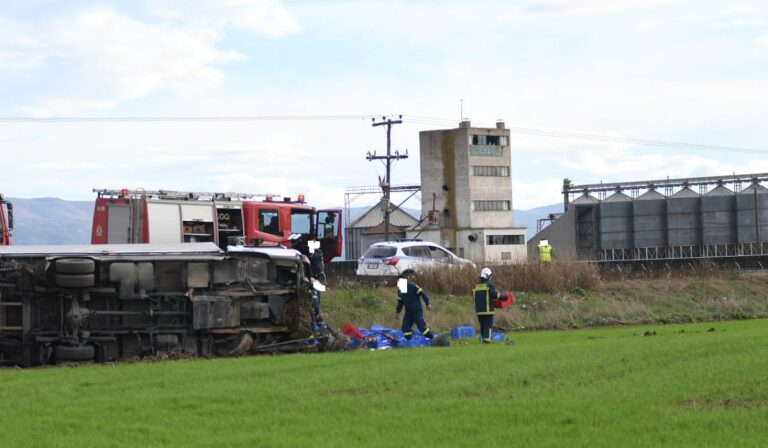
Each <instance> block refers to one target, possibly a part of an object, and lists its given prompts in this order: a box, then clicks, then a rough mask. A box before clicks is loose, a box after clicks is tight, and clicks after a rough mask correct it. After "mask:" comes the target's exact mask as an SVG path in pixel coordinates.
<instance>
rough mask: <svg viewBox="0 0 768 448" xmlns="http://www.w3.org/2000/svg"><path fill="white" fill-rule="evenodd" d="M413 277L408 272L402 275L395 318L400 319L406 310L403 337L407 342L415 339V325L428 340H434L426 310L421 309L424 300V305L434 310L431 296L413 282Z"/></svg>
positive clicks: (399, 281) (410, 272)
mask: <svg viewBox="0 0 768 448" xmlns="http://www.w3.org/2000/svg"><path fill="white" fill-rule="evenodd" d="M412 276H413V272H412V271H407V272H405V273H403V274H400V278H399V280H398V299H397V307H396V308H395V316H396V317H397V319H398V320H399V319H400V311H402V310H403V308H405V314H404V315H403V326H402V330H403V336H405V339H406V340H409V341H410V340H411V338H412V337H413V332H412V331H411V330H412V329H413V324H416V328H418V329H419V331H421V334H423V335H424V337H426V338H428V339H432V337H433V336H434V335H433V334H432V332H431V331H430V330H429V327H427V323H426V322H425V321H424V310H423V309H422V307H421V301H422V300H424V305H426V306H427V309H428V310H431V309H432V305H430V304H429V296H428V295H427V293H426V292H424V290H423V289H421V288H419V286H418V285H416V284H415V283H413V282H412V281H411V277H412Z"/></svg>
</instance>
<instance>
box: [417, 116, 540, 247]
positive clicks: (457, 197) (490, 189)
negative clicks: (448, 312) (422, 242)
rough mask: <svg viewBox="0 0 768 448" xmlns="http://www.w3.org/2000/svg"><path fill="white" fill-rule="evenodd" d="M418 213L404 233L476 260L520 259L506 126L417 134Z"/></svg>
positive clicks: (522, 233)
mask: <svg viewBox="0 0 768 448" xmlns="http://www.w3.org/2000/svg"><path fill="white" fill-rule="evenodd" d="M419 146H420V156H421V199H422V204H421V206H422V216H423V217H428V218H427V219H426V220H424V222H423V224H422V225H421V226H420V228H418V229H416V230H414V231H412V232H409V236H415V235H417V234H418V235H419V238H423V239H426V240H430V241H435V242H439V243H441V244H442V245H444V246H446V247H448V248H449V249H451V250H453V251H454V252H455V253H456V254H457V255H459V256H461V257H465V258H469V259H471V260H473V261H475V262H522V261H525V259H526V258H527V250H526V245H525V230H526V229H525V228H524V227H515V226H514V221H513V218H512V177H511V175H510V174H511V173H510V172H511V157H510V148H509V130H508V129H506V128H505V127H504V123H503V122H498V123H497V124H496V127H495V128H478V127H472V126H471V123H470V122H469V121H463V122H462V123H461V124H460V125H459V127H458V128H457V129H447V130H436V131H423V132H421V133H419Z"/></svg>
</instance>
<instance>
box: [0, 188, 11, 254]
mask: <svg viewBox="0 0 768 448" xmlns="http://www.w3.org/2000/svg"><path fill="white" fill-rule="evenodd" d="M11 230H13V204H11V203H10V202H8V201H6V200H5V198H4V197H3V195H2V193H0V246H8V245H9V244H11Z"/></svg>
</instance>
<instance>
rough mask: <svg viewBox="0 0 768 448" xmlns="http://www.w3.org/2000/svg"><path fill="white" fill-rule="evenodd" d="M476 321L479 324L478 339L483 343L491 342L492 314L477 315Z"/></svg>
mask: <svg viewBox="0 0 768 448" xmlns="http://www.w3.org/2000/svg"><path fill="white" fill-rule="evenodd" d="M477 320H478V321H479V322H480V339H481V340H482V341H483V342H491V331H492V330H493V314H478V315H477Z"/></svg>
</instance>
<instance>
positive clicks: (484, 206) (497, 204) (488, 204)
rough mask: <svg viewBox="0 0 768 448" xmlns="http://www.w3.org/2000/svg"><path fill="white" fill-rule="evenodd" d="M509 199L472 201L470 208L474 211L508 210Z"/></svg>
mask: <svg viewBox="0 0 768 448" xmlns="http://www.w3.org/2000/svg"><path fill="white" fill-rule="evenodd" d="M509 202H510V201H472V209H473V210H474V211H476V212H508V211H509V210H510V204H509Z"/></svg>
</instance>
